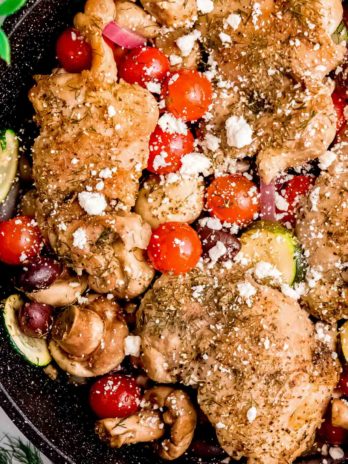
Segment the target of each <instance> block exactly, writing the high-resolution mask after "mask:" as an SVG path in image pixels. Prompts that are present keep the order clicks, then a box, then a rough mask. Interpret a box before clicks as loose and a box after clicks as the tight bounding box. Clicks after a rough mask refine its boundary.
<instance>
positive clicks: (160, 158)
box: [153, 151, 168, 171]
mask: <svg viewBox="0 0 348 464" xmlns="http://www.w3.org/2000/svg"><path fill="white" fill-rule="evenodd" d="M167 156H168V153H166V152H165V151H161V153H160V154H159V155H156V156H155V157H154V159H153V168H154V170H155V171H157V169H159V168H164V167H165V166H168V163H167V162H166V158H167Z"/></svg>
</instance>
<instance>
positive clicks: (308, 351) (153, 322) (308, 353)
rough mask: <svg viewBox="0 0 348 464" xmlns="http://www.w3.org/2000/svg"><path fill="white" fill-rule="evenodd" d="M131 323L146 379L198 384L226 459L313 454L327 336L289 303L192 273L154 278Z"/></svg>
mask: <svg viewBox="0 0 348 464" xmlns="http://www.w3.org/2000/svg"><path fill="white" fill-rule="evenodd" d="M137 317H138V319H137V330H138V333H139V335H140V336H141V338H142V350H143V355H142V359H143V363H144V366H145V369H146V371H147V372H148V375H149V376H150V377H151V378H152V379H153V380H156V381H158V382H167V383H174V382H177V381H179V382H182V383H184V384H186V385H194V386H198V401H199V404H200V407H201V408H202V410H203V412H204V413H205V414H206V415H207V416H208V418H209V420H210V421H211V423H212V424H213V425H214V427H215V429H216V432H217V436H218V439H219V441H220V443H221V445H222V447H223V448H224V449H225V450H226V451H227V452H228V454H229V455H230V456H232V457H233V458H236V459H240V458H241V457H242V456H245V457H247V458H248V462H249V464H251V463H253V464H256V463H257V464H285V463H292V462H293V461H294V460H295V459H296V457H298V456H300V455H301V454H302V453H303V452H305V451H306V450H307V449H308V448H309V447H310V446H311V444H312V441H313V438H314V432H315V430H316V428H317V427H318V426H319V425H320V423H321V420H322V415H323V413H324V411H325V409H326V406H327V404H328V402H329V400H330V397H331V394H332V391H333V388H334V387H335V385H336V383H337V381H338V365H337V363H336V361H334V360H333V358H332V356H331V355H332V350H333V348H334V339H335V335H334V334H331V337H330V335H328V336H327V337H326V340H329V339H330V343H329V344H328V345H326V344H324V343H323V342H322V341H321V339H320V338H321V337H320V336H319V335H316V332H315V329H314V326H313V324H312V323H311V321H310V320H309V318H308V316H307V314H306V312H305V311H304V310H302V309H301V308H300V306H299V305H298V303H297V302H296V301H294V300H292V299H290V298H289V297H286V296H284V295H283V294H282V293H280V292H279V291H278V290H276V289H273V288H270V287H267V286H263V285H259V284H257V283H256V282H255V281H254V280H252V279H251V278H250V277H247V278H246V277H245V275H244V276H243V273H242V272H241V273H240V275H238V274H233V275H232V274H230V273H226V271H220V274H219V272H217V271H216V270H215V271H214V275H208V274H207V272H200V271H193V272H191V273H190V274H186V275H184V276H179V277H178V276H176V277H175V276H172V277H170V276H162V277H161V278H160V279H159V280H157V282H156V283H155V285H154V287H153V289H152V290H150V291H149V292H148V293H147V294H146V296H145V298H144V299H143V301H142V304H141V307H140V310H139V313H138V315H137ZM321 330H323V329H322V328H321ZM318 333H320V331H319V332H318Z"/></svg>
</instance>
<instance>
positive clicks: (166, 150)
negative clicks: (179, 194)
mask: <svg viewBox="0 0 348 464" xmlns="http://www.w3.org/2000/svg"><path fill="white" fill-rule="evenodd" d="M194 141H195V140H194V138H193V135H192V132H190V131H189V130H187V134H177V133H175V134H169V133H168V132H164V131H163V130H162V129H161V128H160V127H159V126H157V127H156V129H155V131H154V132H153V133H152V134H151V137H150V142H149V149H150V153H149V160H148V163H147V169H148V170H149V171H150V172H153V173H154V174H169V173H170V172H176V171H178V170H179V169H180V167H181V158H182V157H183V156H184V155H187V154H188V153H192V152H193V150H194ZM157 156H159V157H160V162H158V158H156V157H157Z"/></svg>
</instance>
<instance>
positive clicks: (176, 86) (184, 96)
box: [162, 69, 213, 121]
mask: <svg viewBox="0 0 348 464" xmlns="http://www.w3.org/2000/svg"><path fill="white" fill-rule="evenodd" d="M212 95H213V90H212V85H211V83H210V81H209V80H208V79H207V78H206V77H205V76H203V75H202V74H201V73H199V72H198V71H196V70H194V69H180V70H179V71H177V72H175V73H172V74H171V75H170V76H168V77H167V79H166V80H165V82H164V84H163V87H162V97H163V99H164V100H165V103H166V108H167V110H168V111H170V112H171V113H172V114H174V116H175V117H177V118H181V119H183V120H184V121H196V120H197V119H200V118H201V117H203V116H204V114H205V113H206V112H207V111H208V108H209V105H210V104H211V102H212Z"/></svg>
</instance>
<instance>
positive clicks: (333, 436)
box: [318, 418, 347, 446]
mask: <svg viewBox="0 0 348 464" xmlns="http://www.w3.org/2000/svg"><path fill="white" fill-rule="evenodd" d="M318 437H319V439H320V440H321V441H323V442H324V443H328V444H329V445H335V446H338V445H342V443H344V442H345V441H346V438H347V432H346V430H344V429H343V428H342V427H335V426H334V425H332V423H331V420H330V419H329V418H326V419H325V421H324V422H323V423H322V424H321V427H320V429H319V430H318Z"/></svg>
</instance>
